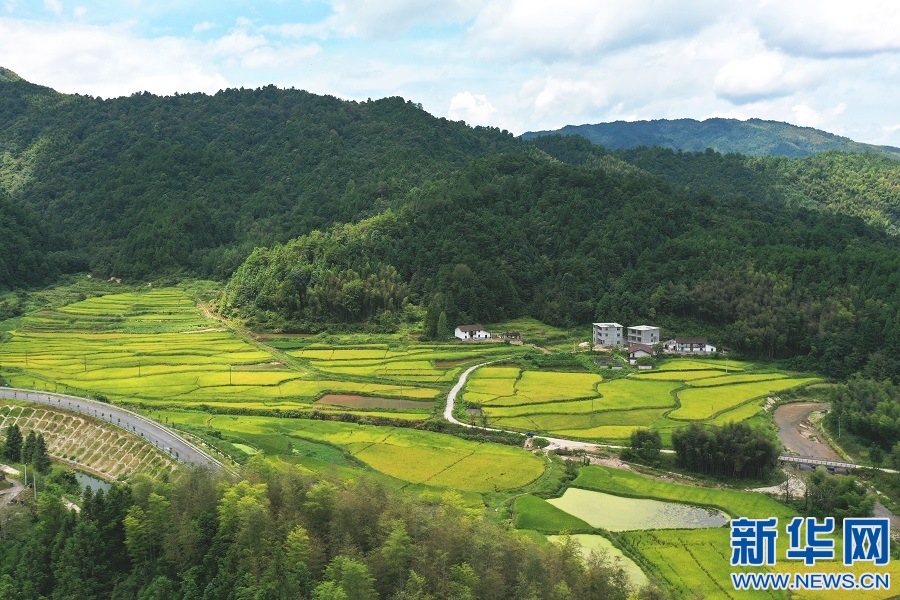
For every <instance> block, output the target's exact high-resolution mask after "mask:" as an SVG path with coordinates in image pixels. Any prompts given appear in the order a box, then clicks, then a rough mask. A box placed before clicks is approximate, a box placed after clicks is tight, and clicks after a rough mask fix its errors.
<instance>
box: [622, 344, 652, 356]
mask: <svg viewBox="0 0 900 600" xmlns="http://www.w3.org/2000/svg"><path fill="white" fill-rule="evenodd" d="M638 350H643V351H644V352H646V353H647V354H653V348H651V347H650V346H648V345H647V344H629V345H628V353H629V354H631V353H632V352H637V351H638Z"/></svg>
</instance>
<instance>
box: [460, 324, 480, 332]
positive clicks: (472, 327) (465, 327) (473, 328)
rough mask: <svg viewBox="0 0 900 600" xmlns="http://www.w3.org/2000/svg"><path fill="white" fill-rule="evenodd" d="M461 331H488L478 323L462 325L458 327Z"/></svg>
mask: <svg viewBox="0 0 900 600" xmlns="http://www.w3.org/2000/svg"><path fill="white" fill-rule="evenodd" d="M457 329H459V330H460V331H487V330H486V329H485V328H484V326H483V325H481V324H479V323H476V324H475V325H460V326H459V327H457Z"/></svg>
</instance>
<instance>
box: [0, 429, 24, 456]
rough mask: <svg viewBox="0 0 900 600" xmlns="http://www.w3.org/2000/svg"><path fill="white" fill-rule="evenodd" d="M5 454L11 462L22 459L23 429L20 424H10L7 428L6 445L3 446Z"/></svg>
mask: <svg viewBox="0 0 900 600" xmlns="http://www.w3.org/2000/svg"><path fill="white" fill-rule="evenodd" d="M3 455H4V456H5V457H6V458H7V460H9V461H11V462H16V463H17V462H21V461H22V431H21V430H20V429H19V426H18V425H10V426H9V427H7V428H6V445H5V446H4V447H3Z"/></svg>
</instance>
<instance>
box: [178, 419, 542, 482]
mask: <svg viewBox="0 0 900 600" xmlns="http://www.w3.org/2000/svg"><path fill="white" fill-rule="evenodd" d="M162 414H164V415H165V417H166V418H168V419H169V420H170V421H172V422H175V423H184V424H188V425H203V426H205V427H210V428H214V429H217V430H219V431H222V432H225V433H231V434H234V435H236V436H239V437H241V438H245V439H250V440H254V441H257V444H258V445H260V446H264V445H265V444H267V443H272V439H273V438H275V437H283V438H287V439H288V440H310V441H315V442H323V443H326V444H329V445H331V446H335V447H337V448H339V449H341V450H342V451H344V452H346V453H347V454H349V455H351V456H353V457H354V458H355V459H357V460H359V461H361V462H363V463H365V464H366V465H368V466H370V467H371V468H372V469H374V470H376V471H379V472H381V473H384V474H386V475H390V476H391V477H394V478H396V479H400V480H402V481H406V482H409V483H416V484H424V485H430V486H436V487H448V488H453V489H458V490H463V491H472V492H492V491H497V490H505V489H513V488H518V487H522V486H523V485H527V484H528V483H530V482H532V481H534V480H535V479H537V478H538V477H540V476H541V474H542V473H543V472H544V463H543V460H542V459H540V458H538V457H536V456H535V455H533V454H531V453H530V452H527V451H525V450H522V449H521V448H515V447H511V446H502V445H498V444H490V443H482V442H475V441H469V440H463V439H460V438H457V437H453V436H449V435H442V434H439V433H432V432H429V431H419V430H415V429H402V428H391V427H378V426H374V425H359V424H356V423H340V422H334V421H316V420H308V419H279V418H274V417H246V416H231V415H228V416H226V415H220V416H214V417H210V415H207V414H203V413H189V412H166V413H162ZM251 443H252V442H251Z"/></svg>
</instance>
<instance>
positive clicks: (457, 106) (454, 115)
mask: <svg viewBox="0 0 900 600" xmlns="http://www.w3.org/2000/svg"><path fill="white" fill-rule="evenodd" d="M447 116H448V117H449V118H450V119H452V120H454V121H465V122H466V123H468V124H469V125H495V124H496V116H497V109H496V108H495V107H494V105H493V104H491V103H490V101H488V99H487V96H485V95H484V94H473V93H472V92H468V91H466V92H460V93H458V94H456V95H455V96H453V98H452V99H451V100H450V108H449V109H448V111H447Z"/></svg>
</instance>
